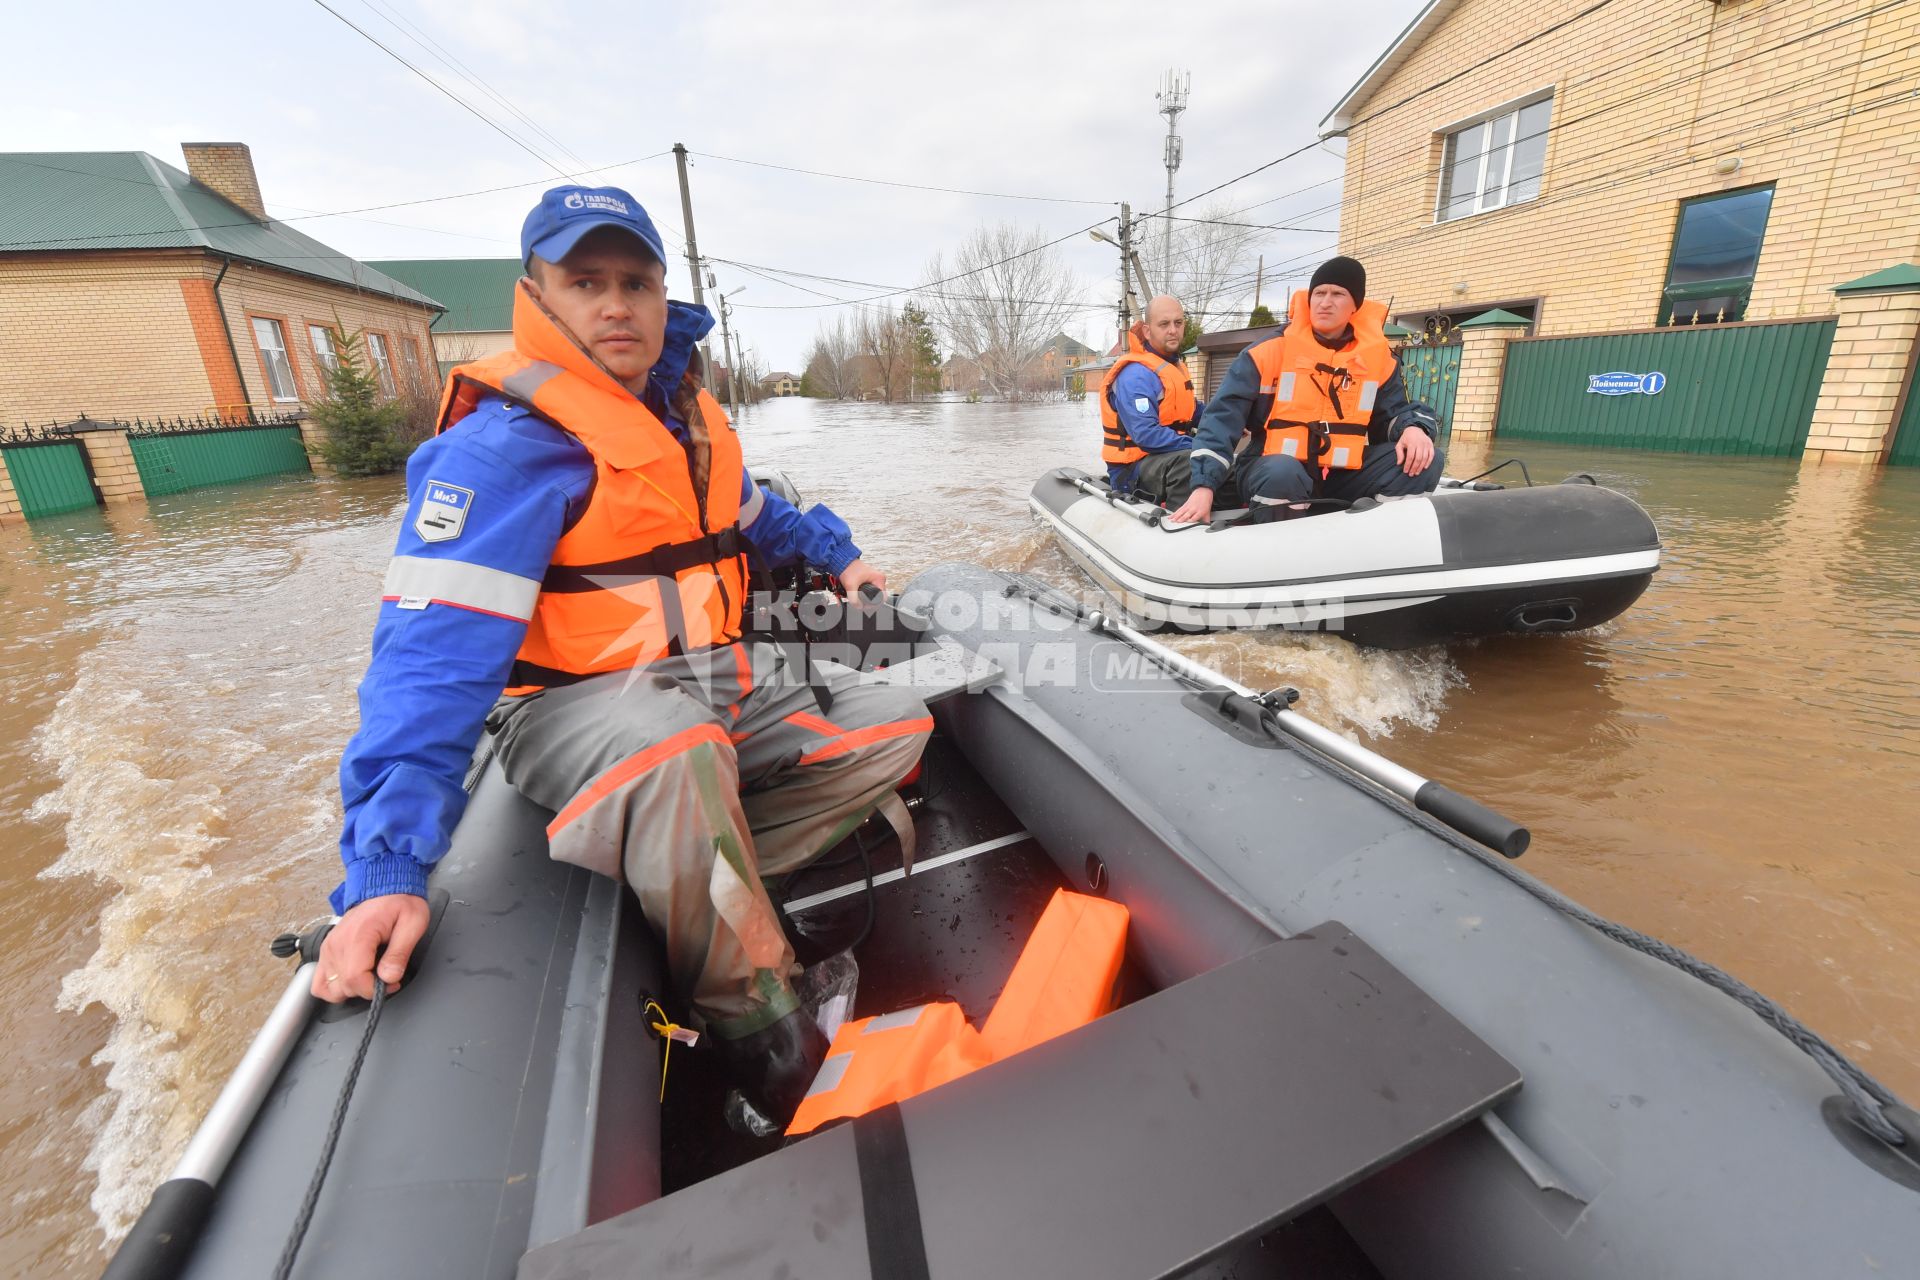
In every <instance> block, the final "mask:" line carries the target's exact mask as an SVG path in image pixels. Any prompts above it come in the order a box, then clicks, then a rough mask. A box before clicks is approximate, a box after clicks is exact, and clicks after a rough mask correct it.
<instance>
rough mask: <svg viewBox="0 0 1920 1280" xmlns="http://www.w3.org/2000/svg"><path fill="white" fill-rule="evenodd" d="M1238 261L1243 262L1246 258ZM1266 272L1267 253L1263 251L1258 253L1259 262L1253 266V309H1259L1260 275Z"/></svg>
mask: <svg viewBox="0 0 1920 1280" xmlns="http://www.w3.org/2000/svg"><path fill="white" fill-rule="evenodd" d="M1240 261H1242V262H1245V261H1246V259H1245V258H1242V259H1240ZM1266 273H1267V255H1266V254H1264V253H1263V254H1261V255H1260V260H1259V262H1257V263H1255V264H1254V268H1253V309H1254V310H1255V311H1258V310H1259V309H1260V277H1261V276H1264V275H1265V274H1266Z"/></svg>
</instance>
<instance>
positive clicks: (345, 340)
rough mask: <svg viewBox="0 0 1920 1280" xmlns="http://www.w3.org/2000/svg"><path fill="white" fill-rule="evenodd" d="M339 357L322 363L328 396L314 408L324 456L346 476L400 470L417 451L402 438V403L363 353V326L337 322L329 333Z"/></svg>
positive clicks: (329, 463)
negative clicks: (384, 388) (385, 387)
mask: <svg viewBox="0 0 1920 1280" xmlns="http://www.w3.org/2000/svg"><path fill="white" fill-rule="evenodd" d="M328 336H329V337H330V338H331V339H332V341H333V360H332V362H331V363H324V362H323V363H322V365H321V368H322V371H323V373H324V377H325V381H326V386H327V394H326V395H325V397H324V398H322V399H320V400H318V401H316V402H315V403H314V405H313V408H312V413H313V420H314V421H315V422H316V423H318V424H319V426H320V429H321V431H322V432H323V433H324V439H325V443H323V444H322V445H321V446H320V456H321V457H322V458H325V459H326V460H327V465H329V466H331V467H332V468H333V469H334V470H335V471H336V472H338V473H339V474H340V475H343V476H378V475H385V474H386V473H387V472H389V471H395V470H398V469H399V468H400V467H401V466H402V465H404V464H405V463H406V460H407V454H408V453H409V452H411V450H409V449H408V448H407V446H406V445H405V444H403V443H402V442H401V440H400V437H399V428H400V422H401V417H402V410H401V407H400V405H399V404H398V403H397V402H395V401H393V400H389V399H388V398H387V397H386V395H385V393H384V392H382V390H381V388H380V381H379V379H378V378H377V377H375V376H374V373H373V370H372V369H371V368H370V367H369V366H368V364H367V362H366V360H365V359H364V358H363V357H362V356H361V354H360V353H361V351H362V349H363V348H362V342H363V335H362V333H361V331H360V330H357V329H356V330H354V331H353V332H352V333H347V332H345V330H344V329H343V328H342V327H341V326H340V325H339V324H338V323H337V322H336V324H335V326H334V328H332V329H331V330H329V331H328Z"/></svg>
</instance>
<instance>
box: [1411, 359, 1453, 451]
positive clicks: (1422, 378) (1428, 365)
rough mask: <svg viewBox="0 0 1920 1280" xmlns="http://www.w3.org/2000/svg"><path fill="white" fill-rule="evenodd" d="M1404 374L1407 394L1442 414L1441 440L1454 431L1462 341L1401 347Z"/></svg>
mask: <svg viewBox="0 0 1920 1280" xmlns="http://www.w3.org/2000/svg"><path fill="white" fill-rule="evenodd" d="M1400 376H1401V378H1402V379H1403V380H1404V381H1405V383H1406V387H1407V396H1408V398H1410V399H1413V400H1418V401H1420V402H1421V403H1422V404H1425V405H1426V406H1427V407H1428V408H1430V409H1432V410H1433V411H1434V412H1435V413H1437V414H1439V415H1440V441H1439V443H1441V444H1444V443H1446V440H1447V437H1448V436H1449V435H1450V434H1451V433H1452V431H1453V398H1454V395H1455V394H1456V393H1457V392H1458V391H1459V390H1460V344H1459V343H1457V342H1456V343H1450V344H1448V345H1445V346H1431V347H1428V346H1414V345H1411V344H1409V345H1408V346H1405V347H1402V348H1401V349H1400Z"/></svg>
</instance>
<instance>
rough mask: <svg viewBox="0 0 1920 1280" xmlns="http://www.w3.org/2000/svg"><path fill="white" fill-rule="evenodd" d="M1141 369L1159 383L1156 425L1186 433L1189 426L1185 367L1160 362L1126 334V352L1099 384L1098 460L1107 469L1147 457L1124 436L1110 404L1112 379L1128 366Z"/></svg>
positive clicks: (1188, 382) (1191, 416)
mask: <svg viewBox="0 0 1920 1280" xmlns="http://www.w3.org/2000/svg"><path fill="white" fill-rule="evenodd" d="M1133 364H1138V365H1144V366H1145V367H1146V368H1148V369H1151V370H1152V371H1153V373H1154V375H1155V376H1156V377H1158V378H1159V379H1160V385H1161V388H1162V392H1161V396H1160V423H1161V425H1162V426H1166V427H1172V428H1174V429H1175V430H1182V431H1184V430H1188V429H1191V427H1192V425H1193V419H1194V413H1195V401H1194V398H1193V378H1192V377H1191V376H1189V375H1188V373H1187V368H1186V366H1185V365H1183V364H1180V363H1178V362H1177V361H1171V360H1167V359H1164V358H1163V357H1161V356H1159V355H1156V354H1155V353H1154V352H1152V351H1150V350H1149V349H1148V348H1147V345H1146V344H1145V343H1144V342H1142V341H1141V340H1140V337H1139V335H1138V334H1136V333H1134V332H1133V331H1131V330H1129V331H1128V333H1127V351H1126V354H1125V355H1123V356H1121V357H1120V358H1119V359H1118V360H1116V361H1114V363H1113V367H1112V368H1111V369H1108V370H1107V375H1106V377H1104V378H1102V379H1101V381H1100V432H1101V443H1100V457H1101V460H1102V461H1104V462H1107V463H1108V464H1110V465H1124V464H1126V463H1129V462H1138V461H1140V459H1142V458H1144V457H1146V456H1147V451H1146V450H1145V449H1143V448H1141V447H1140V445H1139V444H1138V443H1137V442H1136V441H1135V440H1134V439H1133V437H1132V436H1131V435H1129V434H1128V433H1127V427H1126V424H1125V423H1124V422H1122V421H1121V419H1120V415H1119V413H1118V412H1117V411H1116V410H1115V408H1114V403H1113V383H1114V379H1115V378H1118V377H1119V376H1120V371H1121V370H1122V369H1125V368H1126V367H1127V366H1128V365H1133Z"/></svg>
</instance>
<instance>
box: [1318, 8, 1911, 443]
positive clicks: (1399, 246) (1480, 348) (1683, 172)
mask: <svg viewBox="0 0 1920 1280" xmlns="http://www.w3.org/2000/svg"><path fill="white" fill-rule="evenodd" d="M1321 133H1322V136H1323V137H1326V138H1336V137H1338V138H1344V139H1345V141H1346V172H1345V183H1344V188H1343V199H1342V203H1341V212H1340V246H1341V250H1340V251H1341V252H1343V253H1348V254H1351V255H1353V256H1355V257H1357V258H1360V259H1361V260H1362V261H1363V262H1365V263H1366V265H1367V270H1368V277H1369V291H1370V292H1371V293H1373V294H1374V295H1375V296H1379V297H1383V298H1384V297H1391V298H1392V306H1393V315H1394V319H1396V320H1397V321H1399V322H1400V323H1402V324H1404V325H1407V326H1408V327H1409V328H1412V329H1414V330H1416V331H1425V332H1428V333H1433V334H1435V335H1437V336H1444V335H1445V334H1447V332H1448V331H1449V330H1452V329H1454V328H1456V327H1457V326H1459V325H1461V324H1463V323H1466V322H1468V321H1471V320H1474V319H1475V318H1483V323H1482V324H1480V325H1479V326H1477V330H1476V328H1474V327H1470V328H1469V329H1468V330H1466V331H1464V332H1463V333H1461V334H1460V335H1459V336H1460V337H1464V339H1465V343H1466V355H1465V357H1464V359H1465V360H1466V362H1467V365H1472V364H1474V363H1475V357H1476V356H1479V357H1481V364H1482V365H1483V366H1484V364H1485V359H1486V358H1487V357H1488V356H1489V355H1491V357H1492V358H1493V359H1494V360H1495V362H1496V369H1498V365H1499V362H1500V361H1501V360H1503V359H1510V360H1512V361H1513V363H1511V364H1509V365H1507V366H1506V367H1505V368H1504V378H1502V377H1500V376H1498V373H1496V376H1495V378H1494V382H1493V384H1492V387H1490V386H1489V384H1488V383H1487V376H1486V369H1485V368H1484V367H1482V368H1480V369H1479V370H1478V371H1477V373H1476V371H1475V370H1474V369H1472V368H1468V367H1463V368H1462V369H1461V372H1460V383H1461V390H1462V395H1463V396H1464V397H1467V399H1465V400H1463V401H1462V403H1461V404H1460V405H1459V406H1458V411H1457V414H1456V421H1455V424H1454V425H1455V429H1456V430H1468V431H1471V430H1491V429H1492V428H1493V427H1494V425H1495V417H1496V416H1497V418H1498V422H1499V429H1500V430H1501V432H1502V433H1503V434H1505V433H1507V432H1508V431H1509V430H1510V428H1511V429H1515V430H1522V429H1525V428H1527V427H1529V426H1538V423H1527V422H1520V421H1518V420H1517V418H1524V417H1526V412H1532V411H1531V410H1529V411H1526V412H1523V411H1522V409H1521V408H1519V407H1517V406H1520V405H1522V404H1533V403H1534V402H1533V401H1531V400H1528V399H1527V396H1528V395H1530V394H1532V392H1533V391H1535V390H1538V391H1540V393H1541V395H1542V396H1544V397H1545V398H1544V399H1540V400H1539V402H1538V412H1541V413H1548V414H1549V416H1552V415H1561V416H1568V415H1570V416H1572V417H1580V416H1581V415H1586V417H1588V418H1594V416H1595V415H1600V416H1602V417H1605V416H1607V415H1611V418H1612V420H1615V421H1617V422H1621V423H1624V422H1626V421H1627V420H1628V418H1629V417H1630V416H1631V415H1639V416H1638V418H1637V419H1634V420H1635V421H1638V422H1639V423H1640V424H1641V425H1640V427H1637V428H1635V429H1634V430H1636V431H1639V432H1640V434H1638V435H1635V434H1633V433H1632V432H1628V434H1626V435H1624V436H1622V437H1621V438H1620V439H1618V440H1612V439H1608V440H1606V442H1609V443H1634V444H1639V445H1642V446H1644V447H1653V448H1665V447H1671V448H1686V447H1689V441H1690V440H1692V439H1693V437H1690V436H1688V435H1687V434H1686V433H1687V432H1689V431H1692V430H1695V429H1696V428H1698V429H1699V430H1701V431H1703V432H1706V433H1708V434H1709V435H1710V434H1711V431H1713V430H1719V429H1720V428H1715V427H1711V425H1710V424H1709V426H1706V427H1702V426H1700V425H1699V423H1698V421H1697V420H1698V419H1699V418H1700V416H1701V414H1702V410H1700V409H1699V407H1698V406H1699V405H1701V404H1726V403H1729V402H1730V401H1729V396H1728V394H1725V393H1727V392H1728V391H1729V390H1730V388H1729V387H1728V386H1722V385H1721V384H1720V383H1717V382H1716V381H1715V379H1716V378H1720V377H1726V378H1731V377H1732V376H1733V375H1732V373H1731V365H1732V364H1733V363H1737V362H1738V361H1740V360H1746V361H1747V362H1748V363H1750V364H1752V363H1756V362H1758V363H1760V364H1768V363H1770V364H1771V365H1772V366H1773V367H1775V368H1776V369H1778V370H1779V371H1780V372H1779V376H1780V377H1781V378H1785V377H1787V376H1788V374H1789V373H1792V374H1793V375H1794V376H1795V377H1797V378H1798V381H1797V382H1796V383H1795V384H1794V386H1793V387H1791V388H1788V387H1785V386H1784V385H1782V386H1775V387H1772V388H1771V390H1770V391H1769V390H1768V389H1767V388H1761V387H1758V386H1757V385H1756V386H1755V387H1754V388H1751V389H1752V390H1753V392H1754V394H1755V395H1756V396H1761V393H1762V392H1766V393H1767V394H1766V396H1764V397H1762V398H1764V399H1765V400H1766V403H1769V404H1772V403H1776V402H1783V401H1784V400H1788V399H1793V402H1794V404H1795V405H1801V404H1802V402H1803V401H1804V406H1803V407H1800V408H1795V409H1793V410H1792V411H1791V412H1790V413H1789V414H1788V416H1787V418H1786V419H1784V420H1783V421H1782V422H1781V423H1780V424H1779V434H1778V438H1777V439H1776V440H1775V441H1774V444H1773V445H1771V446H1769V447H1767V448H1756V449H1755V450H1753V451H1755V452H1798V451H1799V450H1800V449H1801V448H1802V446H1804V449H1805V452H1806V456H1807V457H1809V458H1813V459H1827V460H1834V459H1837V458H1839V457H1841V456H1843V455H1844V456H1845V457H1847V458H1848V459H1849V460H1858V461H1877V460H1879V459H1881V458H1882V457H1884V456H1885V455H1886V454H1887V452H1888V451H1889V449H1890V448H1891V447H1892V446H1893V443H1894V441H1893V436H1894V433H1895V427H1896V426H1897V425H1899V419H1900V418H1901V416H1902V413H1903V411H1905V409H1906V407H1907V402H1908V401H1909V400H1910V399H1911V398H1912V397H1910V396H1909V395H1908V391H1907V388H1908V387H1909V386H1910V384H1911V381H1912V373H1911V363H1912V356H1913V351H1914V333H1913V329H1914V326H1915V321H1916V320H1917V319H1920V314H1917V313H1916V310H1915V305H1916V302H1920V268H1916V267H1914V265H1913V264H1914V263H1916V262H1917V261H1920V202H1916V201H1915V199H1914V193H1915V192H1916V191H1920V148H1916V147H1915V146H1914V144H1913V139H1914V138H1915V137H1920V4H1889V3H1885V2H1884V0H1880V2H1875V0H1608V2H1605V3H1595V2H1594V0H1527V2H1525V3H1522V2H1521V0H1433V2H1432V3H1430V4H1428V5H1427V6H1426V8H1425V9H1423V10H1422V11H1421V13H1420V14H1419V15H1418V16H1417V17H1416V18H1415V19H1414V21H1413V22H1412V23H1411V24H1410V25H1409V26H1408V27H1407V28H1406V30H1404V31H1403V32H1401V33H1400V34H1399V35H1398V36H1397V37H1396V38H1394V39H1393V40H1392V41H1391V43H1390V44H1388V45H1387V47H1386V49H1385V50H1384V51H1383V52H1382V53H1381V55H1380V56H1379V58H1378V59H1377V60H1376V61H1375V62H1374V63H1373V65H1372V66H1371V67H1370V68H1368V70H1367V72H1366V74H1365V75H1363V76H1362V77H1361V78H1360V80H1359V81H1358V82H1357V83H1355V84H1354V85H1353V86H1352V88H1351V89H1349V90H1348V91H1347V93H1346V94H1345V95H1344V96H1343V97H1342V98H1341V99H1340V100H1339V101H1338V102H1337V103H1336V104H1335V105H1334V107H1333V109H1332V111H1331V112H1329V113H1328V115H1327V116H1326V118H1325V119H1324V120H1323V121H1322V122H1321ZM1489 313H1495V314H1493V315H1492V316H1489ZM1820 326H1826V327H1825V328H1821V327H1820ZM1708 327H1712V328H1715V329H1719V330H1723V331H1724V332H1723V333H1721V334H1720V335H1719V336H1717V337H1712V338H1708V337H1700V338H1694V339H1687V340H1685V341H1683V340H1682V339H1681V338H1680V337H1678V336H1676V335H1675V334H1674V332H1673V331H1675V330H1677V329H1681V328H1702V329H1704V328H1708ZM1743 327H1754V328H1758V329H1761V330H1763V331H1760V332H1749V333H1744V334H1742V333H1737V332H1735V331H1736V330H1738V329H1741V328H1743ZM1575 335H1579V336H1581V337H1582V338H1583V339H1584V338H1585V337H1587V336H1600V335H1604V336H1609V337H1611V338H1613V339H1615V340H1616V341H1614V342H1613V343H1612V344H1611V345H1606V344H1590V345H1589V346H1588V347H1585V348H1580V347H1571V346H1565V345H1562V346H1561V347H1557V348H1549V347H1547V346H1540V347H1537V348H1536V347H1534V346H1532V345H1531V344H1536V343H1546V342H1548V341H1549V340H1552V339H1559V338H1571V337H1573V336H1575ZM1629 335H1642V336H1646V338H1647V340H1646V342H1644V343H1641V344H1639V345H1638V346H1635V345H1631V344H1627V343H1625V341H1624V339H1625V338H1626V337H1627V336H1629ZM1630 356H1637V358H1639V359H1640V360H1641V362H1642V363H1649V364H1650V363H1666V364H1672V365H1674V367H1675V368H1677V369H1682V370H1684V371H1685V372H1683V374H1681V375H1677V376H1684V377H1688V378H1694V377H1697V378H1698V379H1699V382H1698V387H1699V395H1698V397H1697V398H1696V400H1695V401H1694V405H1695V407H1694V408H1693V409H1692V410H1690V411H1689V412H1690V414H1691V416H1692V419H1693V420H1692V421H1688V422H1682V421H1680V419H1679V418H1678V417H1677V416H1676V414H1677V405H1678V403H1679V402H1678V401H1677V400H1676V399H1675V398H1674V397H1673V396H1669V397H1668V399H1667V400H1666V401H1664V402H1659V401H1657V397H1656V396H1654V395H1646V396H1640V397H1631V396H1623V397H1618V398H1617V403H1616V404H1614V405H1613V406H1612V407H1608V405H1607V404H1605V403H1603V402H1604V401H1609V400H1613V399H1615V398H1614V397H1609V396H1601V397H1597V398H1595V397H1586V396H1583V395H1582V394H1581V393H1582V392H1584V391H1585V390H1586V388H1584V387H1577V386H1576V378H1575V375H1576V374H1577V373H1579V372H1580V371H1581V370H1583V369H1585V367H1586V365H1585V363H1583V361H1585V362H1589V363H1590V362H1591V360H1598V361H1600V362H1601V363H1605V362H1606V361H1607V360H1608V359H1627V358H1630ZM1589 357H1590V358H1591V359H1589ZM1555 361H1558V362H1559V363H1557V364H1555V363H1554V362H1555ZM1689 362H1691V363H1689ZM1796 362H1797V364H1796ZM1789 365H1793V366H1794V368H1792V369H1788V368H1787V366H1789ZM1800 366H1804V367H1800ZM1626 371H1629V372H1630V371H1633V370H1626ZM1648 371H1649V372H1652V371H1655V370H1652V369H1651V368H1649V370H1648ZM1614 372H1620V371H1619V370H1608V369H1604V368H1593V369H1591V370H1589V371H1588V375H1589V376H1598V375H1604V374H1609V373H1614ZM1476 377H1477V379H1478V382H1479V383H1480V388H1481V390H1480V395H1479V398H1478V399H1477V400H1475V399H1474V398H1473V397H1472V396H1470V395H1469V384H1471V383H1473V382H1474V381H1475V380H1476ZM1555 379H1557V380H1558V381H1557V383H1556V384H1555V387H1547V386H1546V385H1545V383H1546V382H1547V381H1553V380H1555ZM1541 380H1544V381H1541ZM1534 381H1541V386H1540V387H1535V386H1534ZM1523 384H1524V385H1523ZM1502 385H1504V390H1497V391H1496V390H1494V389H1493V388H1498V387H1500V386H1502ZM1647 385H1650V386H1651V385H1659V384H1656V383H1648V384H1647ZM1665 385H1667V386H1668V387H1669V388H1670V389H1673V390H1678V389H1679V385H1678V384H1677V383H1667V384H1665ZM1556 388H1557V389H1556ZM1569 388H1572V389H1571V390H1570V389H1569ZM1516 393H1520V399H1519V400H1518V401H1516V400H1515V395H1516ZM1556 397H1557V398H1556ZM1794 397H1798V399H1794ZM1634 399H1638V400H1639V401H1641V402H1642V403H1638V404H1629V403H1628V402H1629V401H1631V400H1634ZM1731 399H1732V401H1736V402H1737V401H1738V396H1733V397H1731ZM1468 401H1472V403H1469V402H1468ZM1659 404H1664V405H1665V406H1666V408H1665V409H1664V411H1662V410H1661V409H1659V408H1658V407H1657V406H1658V405H1659ZM1663 412H1664V417H1663V416H1662V414H1663ZM1783 412H1784V411H1783ZM1908 416H1913V415H1908ZM1557 420H1558V419H1557V418H1556V421H1557ZM1596 420H1597V419H1596ZM1542 429H1543V430H1544V429H1545V428H1542ZM1729 429H1731V428H1729ZM1605 434H1606V432H1605V430H1601V432H1600V436H1605ZM1913 434H1914V435H1915V436H1920V428H1916V430H1915V432H1914V433H1913ZM1600 436H1594V435H1591V434H1590V435H1589V436H1588V437H1587V438H1589V439H1597V438H1600ZM1700 438H1701V439H1702V440H1705V439H1706V436H1705V435H1703V436H1701V437H1700ZM1716 438H1717V437H1716ZM1904 443H1905V444H1906V445H1907V446H1908V447H1911V448H1915V450H1916V453H1917V454H1920V441H1915V440H1912V439H1909V440H1908V441H1906V442H1904ZM1722 444H1723V445H1724V441H1722Z"/></svg>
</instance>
